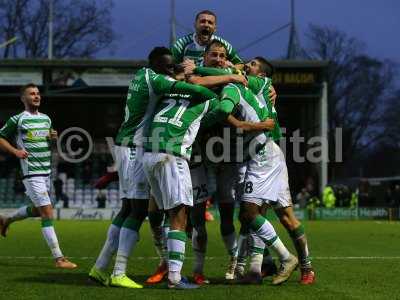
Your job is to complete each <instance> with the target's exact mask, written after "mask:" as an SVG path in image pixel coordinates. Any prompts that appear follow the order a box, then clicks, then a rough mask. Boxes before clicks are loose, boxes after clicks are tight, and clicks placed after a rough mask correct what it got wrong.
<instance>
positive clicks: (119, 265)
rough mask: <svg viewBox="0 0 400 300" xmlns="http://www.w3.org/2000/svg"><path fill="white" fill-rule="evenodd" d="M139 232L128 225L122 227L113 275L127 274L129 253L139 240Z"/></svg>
mask: <svg viewBox="0 0 400 300" xmlns="http://www.w3.org/2000/svg"><path fill="white" fill-rule="evenodd" d="M138 238H139V233H138V232H137V231H136V230H132V229H129V228H126V227H121V230H120V233H119V243H118V252H117V256H116V258H115V266H114V271H113V275H114V276H120V275H124V274H126V266H127V264H128V258H129V255H130V254H131V252H132V249H133V247H135V245H136V242H137V241H138Z"/></svg>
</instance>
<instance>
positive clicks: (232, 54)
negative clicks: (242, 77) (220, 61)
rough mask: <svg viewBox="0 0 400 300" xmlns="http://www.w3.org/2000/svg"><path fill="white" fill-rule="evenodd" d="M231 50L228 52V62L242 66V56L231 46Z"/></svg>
mask: <svg viewBox="0 0 400 300" xmlns="http://www.w3.org/2000/svg"><path fill="white" fill-rule="evenodd" d="M230 46H231V47H230V49H229V50H228V60H229V61H230V62H232V63H233V64H235V65H236V64H242V63H243V60H242V59H241V58H240V56H239V55H238V54H237V52H236V50H235V49H234V48H233V47H232V45H230Z"/></svg>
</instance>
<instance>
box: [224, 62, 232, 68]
mask: <svg viewBox="0 0 400 300" xmlns="http://www.w3.org/2000/svg"><path fill="white" fill-rule="evenodd" d="M234 67H235V65H234V64H233V63H231V62H230V61H229V60H226V61H225V64H224V68H234Z"/></svg>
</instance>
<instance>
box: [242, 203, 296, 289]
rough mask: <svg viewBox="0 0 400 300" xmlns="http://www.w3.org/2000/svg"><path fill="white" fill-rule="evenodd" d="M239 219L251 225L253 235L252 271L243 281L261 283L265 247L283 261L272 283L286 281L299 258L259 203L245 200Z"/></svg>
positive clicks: (244, 223)
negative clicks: (261, 209)
mask: <svg viewBox="0 0 400 300" xmlns="http://www.w3.org/2000/svg"><path fill="white" fill-rule="evenodd" d="M239 219H240V222H241V223H242V224H243V225H245V226H249V228H250V230H251V234H252V235H253V245H252V251H251V252H252V256H251V262H250V272H249V274H248V276H245V278H244V280H243V281H242V282H243V283H261V281H262V277H261V265H262V260H263V252H264V248H265V247H268V248H269V249H271V250H273V251H274V252H275V253H276V254H277V255H278V257H279V260H280V262H281V267H280V269H279V272H278V274H277V275H276V276H275V277H274V278H273V280H272V284H274V285H277V284H281V283H283V282H285V281H286V280H287V279H288V278H289V277H290V275H291V274H292V273H293V271H294V269H295V268H296V267H297V264H298V260H297V258H296V257H295V256H293V255H292V254H291V253H290V252H289V251H288V250H287V249H286V247H285V245H284V244H283V243H282V241H281V240H280V239H279V237H278V236H277V234H276V232H275V229H274V228H273V226H272V225H271V223H270V222H268V220H267V219H265V218H264V217H263V216H261V214H260V209H259V206H258V205H257V204H255V203H252V202H247V201H243V202H242V203H241V207H240V216H239ZM246 281H247V282H246Z"/></svg>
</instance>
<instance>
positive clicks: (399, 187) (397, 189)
mask: <svg viewBox="0 0 400 300" xmlns="http://www.w3.org/2000/svg"><path fill="white" fill-rule="evenodd" d="M399 206H400V184H399V183H396V184H395V186H394V190H393V207H399Z"/></svg>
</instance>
